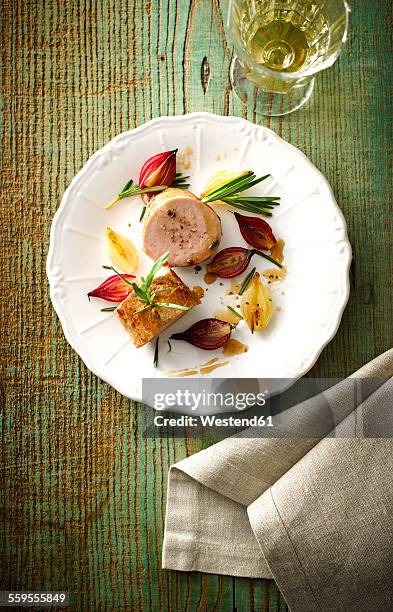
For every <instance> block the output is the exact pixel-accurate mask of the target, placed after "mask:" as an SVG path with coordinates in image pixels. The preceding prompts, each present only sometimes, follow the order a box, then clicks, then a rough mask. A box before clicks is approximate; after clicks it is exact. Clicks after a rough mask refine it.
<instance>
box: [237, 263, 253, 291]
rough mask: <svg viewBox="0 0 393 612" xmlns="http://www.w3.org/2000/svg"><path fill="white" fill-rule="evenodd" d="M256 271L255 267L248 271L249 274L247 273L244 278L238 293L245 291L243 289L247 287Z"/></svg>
mask: <svg viewBox="0 0 393 612" xmlns="http://www.w3.org/2000/svg"><path fill="white" fill-rule="evenodd" d="M255 271H256V268H253V269H252V270H251V272H250V274H247V276H246V278H245V279H244V281H243V284H242V286H241V287H240V289H239V295H243V293H244V292H245V290H246V289H247V287H248V285H249V284H250V282H251V279H252V277H253V276H254V274H255Z"/></svg>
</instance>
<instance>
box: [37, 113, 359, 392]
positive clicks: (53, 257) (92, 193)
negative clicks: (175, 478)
mask: <svg viewBox="0 0 393 612" xmlns="http://www.w3.org/2000/svg"><path fill="white" fill-rule="evenodd" d="M176 147H178V148H179V152H180V153H181V152H182V150H184V149H186V148H187V147H190V149H192V154H191V158H190V161H191V167H190V168H189V170H187V172H186V173H187V174H190V175H191V187H190V189H191V191H193V192H194V193H196V194H199V193H200V191H201V189H202V188H203V187H204V185H205V183H206V181H207V179H208V178H209V177H210V176H211V175H212V174H213V173H215V172H216V171H218V170H219V169H239V170H244V169H252V170H254V171H255V172H256V173H257V174H258V175H262V174H267V173H270V174H271V178H270V179H268V180H266V181H265V182H263V183H262V184H261V185H259V186H258V187H256V188H255V189H256V190H257V192H258V194H271V195H279V196H281V205H280V206H279V207H278V208H277V209H276V212H275V213H274V216H273V218H272V220H271V225H272V227H273V231H274V233H275V235H276V237H280V238H283V239H284V240H285V251H284V253H285V264H286V266H287V268H288V273H287V277H286V279H285V281H283V282H282V283H277V284H274V285H272V293H273V298H274V301H275V303H276V305H277V306H278V308H279V309H278V311H277V312H276V314H275V315H274V319H273V321H272V323H271V324H270V326H269V327H268V329H267V330H266V331H265V332H263V333H260V334H254V335H253V336H252V335H251V334H250V333H249V331H248V329H247V328H246V326H245V324H244V323H242V324H240V325H239V326H238V328H237V329H236V332H234V334H233V336H234V337H236V338H238V339H239V340H241V341H243V342H245V343H246V344H247V345H248V346H249V350H248V352H247V353H244V354H242V355H237V356H235V357H232V358H229V359H226V358H223V356H222V354H221V352H220V351H202V350H199V349H196V348H194V347H193V346H191V345H189V344H187V343H185V342H178V341H173V342H172V351H171V352H168V351H167V342H166V340H167V339H168V338H169V336H170V335H171V334H172V333H174V332H176V331H181V330H184V329H186V328H188V327H189V326H190V325H191V324H192V323H194V322H195V321H197V320H199V319H203V318H205V317H210V316H212V314H213V312H214V311H215V310H217V307H219V305H220V296H222V295H223V294H224V291H225V289H226V288H227V287H228V286H229V281H223V282H224V286H220V284H219V282H216V283H214V284H213V285H210V286H209V287H208V292H207V293H206V294H205V297H204V299H203V302H202V304H201V305H200V306H198V307H197V308H195V309H193V310H192V311H191V312H190V313H187V314H186V315H185V316H184V317H183V318H182V319H180V320H179V321H178V322H177V323H175V325H173V326H172V327H171V328H170V329H169V330H167V331H166V332H165V333H163V334H162V336H161V338H160V347H161V350H160V356H159V367H158V368H157V369H154V368H153V353H154V343H150V345H148V346H145V347H143V348H140V349H135V348H134V346H133V345H132V343H131V341H130V338H129V336H128V334H127V333H126V332H125V330H124V329H123V327H122V325H121V324H120V322H119V321H118V320H117V319H116V317H115V316H114V315H113V314H112V313H102V312H100V308H102V307H103V306H109V305H110V304H108V303H106V302H103V301H102V300H97V299H92V300H91V301H90V302H89V301H88V299H87V297H86V294H87V292H88V291H89V290H91V289H93V288H95V287H96V286H98V285H99V284H100V283H101V282H102V281H103V280H104V278H106V277H107V276H108V273H107V272H106V271H105V270H103V269H102V264H105V263H109V262H108V259H107V256H106V251H105V241H104V236H105V227H106V226H107V225H109V226H110V227H112V228H113V229H115V230H116V231H119V232H121V233H123V234H126V235H128V236H129V237H130V238H131V239H132V240H133V241H134V242H135V244H136V245H137V246H138V247H139V246H140V244H141V236H140V235H141V225H140V223H139V222H138V219H139V215H140V211H141V206H142V204H141V201H140V200H139V198H134V199H132V200H123V201H122V202H120V203H119V204H117V205H116V206H115V207H114V208H113V209H111V210H105V205H106V204H107V203H108V202H109V201H110V200H111V199H112V198H113V197H115V195H116V194H117V193H118V192H119V191H120V190H121V188H122V186H123V185H124V184H125V183H126V182H127V180H128V179H129V178H130V177H133V178H134V180H137V179H138V176H139V169H140V167H141V165H142V164H143V162H144V161H145V160H146V159H148V158H149V157H150V156H151V155H154V154H155V153H157V152H159V151H163V150H166V149H173V148H176ZM178 169H179V170H181V171H183V172H184V170H183V168H182V166H181V164H178ZM215 209H216V210H217V212H218V213H219V214H220V217H221V219H222V222H223V234H224V237H223V241H222V244H221V248H224V247H227V246H235V245H238V246H240V245H244V246H246V245H245V243H244V241H243V239H242V238H241V236H240V233H239V229H238V226H237V223H236V222H235V219H234V218H233V215H232V214H231V213H230V212H228V211H225V210H224V209H223V208H222V207H220V206H219V205H216V206H215ZM246 214H247V213H246ZM129 224H131V226H129ZM350 261H351V247H350V244H349V242H348V237H347V232H346V225H345V221H344V218H343V216H342V213H341V211H340V209H339V208H338V205H337V203H336V201H335V199H334V196H333V193H332V190H331V188H330V186H329V184H328V183H327V181H326V179H325V178H324V177H323V176H322V174H321V173H320V172H319V171H318V170H317V169H316V168H315V167H314V166H313V165H312V164H311V163H310V161H309V160H308V159H307V158H306V157H305V156H304V155H303V154H302V153H301V152H299V151H298V150H297V149H296V148H295V147H293V146H292V145H290V144H288V143H286V142H285V141H283V140H282V139H281V138H279V137H278V136H277V135H276V134H275V133H274V132H272V131H271V130H269V129H267V128H265V127H261V126H257V125H254V124H252V123H249V122H248V121H245V120H244V119H240V118H238V117H221V116H217V115H212V114H209V113H193V114H190V115H184V116H178V117H160V118H158V119H154V120H152V121H149V122H148V123H146V124H144V125H142V126H140V127H139V128H136V129H134V130H131V131H129V132H125V133H123V134H120V136H117V137H116V138H114V139H113V140H112V141H111V142H109V143H108V144H107V145H106V146H105V147H103V148H102V149H100V150H99V151H97V153H95V154H94V155H93V156H92V157H91V159H90V160H89V161H88V162H87V163H86V165H85V166H84V167H83V168H82V170H81V171H80V172H79V173H78V174H77V175H76V177H75V178H74V179H73V181H72V183H71V185H70V186H69V187H68V189H67V191H66V192H65V194H64V197H63V199H62V202H61V206H60V208H59V210H58V211H57V213H56V215H55V217H54V220H53V224H52V229H51V239H50V248H49V254H48V260H47V274H48V278H49V283H50V295H51V299H52V302H53V305H54V308H55V310H56V312H57V314H58V316H59V319H60V321H61V324H62V326H63V330H64V334H65V336H66V338H67V340H68V342H69V343H70V344H71V346H72V347H73V348H74V349H75V350H76V351H77V353H78V354H79V355H80V357H81V358H82V359H83V361H84V363H85V364H86V365H87V367H88V368H90V370H92V371H93V372H94V373H95V374H96V375H97V376H99V377H100V378H102V379H103V380H105V381H106V382H108V383H109V384H110V385H112V386H113V387H114V388H115V389H117V390H118V391H120V393H122V394H123V395H125V396H127V397H129V398H131V399H134V400H138V401H140V400H141V397H142V395H141V383H142V379H143V378H147V377H165V376H167V373H168V371H170V370H177V369H181V368H184V367H188V366H190V367H194V366H196V367H197V369H198V367H199V366H200V365H201V364H204V363H206V362H207V361H209V360H210V359H213V358H214V357H219V361H220V362H224V361H225V362H226V361H228V364H227V365H225V366H224V367H219V368H218V369H216V370H215V371H213V372H211V373H210V374H209V377H219V378H239V379H240V378H259V379H262V378H263V379H264V384H265V386H266V380H267V379H275V378H281V379H288V378H291V379H297V378H299V377H300V376H302V375H303V374H305V373H306V372H307V371H308V370H309V369H310V368H311V367H312V365H313V364H314V363H315V361H316V360H317V358H318V356H319V354H320V352H321V350H322V349H323V347H324V346H325V345H326V344H327V343H328V342H329V340H331V339H332V337H333V336H334V334H335V333H336V331H337V328H338V326H339V323H340V320H341V315H342V312H343V309H344V307H345V305H346V303H347V300H348V295H349V279H348V272H349V266H350ZM151 263H152V262H151V260H150V259H149V258H148V257H147V256H145V255H144V254H141V256H140V269H139V270H138V273H141V274H143V273H144V272H146V270H147V269H148V268H149V267H150V266H151ZM252 265H255V266H257V269H258V270H260V271H263V270H264V269H265V268H268V267H271V266H270V265H269V262H265V261H264V260H263V259H261V258H258V257H257V256H255V257H254V259H253V262H252ZM177 271H178V272H179V274H180V276H181V277H182V278H183V280H184V281H185V282H186V283H187V284H188V285H190V286H191V287H192V286H194V285H201V286H203V287H205V286H206V285H205V283H204V282H203V272H200V273H199V274H198V275H196V274H195V271H194V269H193V268H189V269H186V268H181V269H178V270H177ZM225 299H226V300H227V301H229V298H227V297H226V298H225ZM273 387H274V385H273ZM273 387H272V384H270V386H269V385H268V388H273ZM276 387H277V385H276ZM278 387H280V383H279V384H278ZM275 390H276V391H277V390H280V388H278V389H277V388H275Z"/></svg>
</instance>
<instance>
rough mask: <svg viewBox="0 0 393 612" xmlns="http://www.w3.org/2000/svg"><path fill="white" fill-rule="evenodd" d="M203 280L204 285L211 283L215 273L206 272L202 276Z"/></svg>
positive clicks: (214, 280)
mask: <svg viewBox="0 0 393 612" xmlns="http://www.w3.org/2000/svg"><path fill="white" fill-rule="evenodd" d="M203 280H204V281H205V283H206V285H211V284H212V283H215V282H216V280H217V276H216V275H215V274H212V273H211V272H206V274H205V276H204V277H203Z"/></svg>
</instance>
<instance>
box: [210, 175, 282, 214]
mask: <svg viewBox="0 0 393 612" xmlns="http://www.w3.org/2000/svg"><path fill="white" fill-rule="evenodd" d="M269 176H270V174H265V176H261V177H259V178H257V177H256V174H255V172H253V171H252V170H249V171H247V172H245V173H244V174H242V175H241V176H238V177H236V178H234V179H231V180H230V181H227V182H226V183H224V184H223V185H221V186H220V187H217V189H214V190H213V191H212V192H211V193H209V194H208V195H206V196H205V197H204V198H203V199H202V202H206V203H207V202H214V201H216V200H221V201H222V202H225V203H226V204H229V205H230V206H234V207H235V208H240V210H247V211H248V212H253V213H259V214H263V215H266V216H268V217H271V216H272V213H271V212H269V210H272V209H273V208H274V206H278V205H279V204H280V202H278V200H279V199H280V198H279V197H278V196H247V195H246V194H244V193H243V192H244V191H246V190H247V189H250V187H254V185H258V183H261V182H262V181H264V180H266V179H267V178H268V177H269Z"/></svg>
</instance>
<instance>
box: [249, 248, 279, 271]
mask: <svg viewBox="0 0 393 612" xmlns="http://www.w3.org/2000/svg"><path fill="white" fill-rule="evenodd" d="M252 253H253V255H259V256H260V257H263V258H264V259H267V261H270V263H272V264H274V265H275V266H277V268H282V267H283V265H282V264H281V263H280V262H279V261H277V259H273V257H270V255H266V253H262V251H258V249H252Z"/></svg>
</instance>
